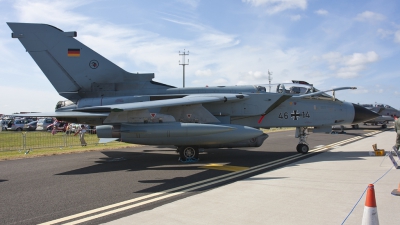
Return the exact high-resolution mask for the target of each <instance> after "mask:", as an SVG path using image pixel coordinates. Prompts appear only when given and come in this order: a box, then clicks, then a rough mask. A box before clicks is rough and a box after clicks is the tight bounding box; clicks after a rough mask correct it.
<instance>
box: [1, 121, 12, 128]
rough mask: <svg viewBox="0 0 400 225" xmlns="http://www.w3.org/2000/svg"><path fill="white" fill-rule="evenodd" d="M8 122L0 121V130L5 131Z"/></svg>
mask: <svg viewBox="0 0 400 225" xmlns="http://www.w3.org/2000/svg"><path fill="white" fill-rule="evenodd" d="M9 121H10V120H0V126H1V130H7V129H6V126H7V124H8V122H9Z"/></svg>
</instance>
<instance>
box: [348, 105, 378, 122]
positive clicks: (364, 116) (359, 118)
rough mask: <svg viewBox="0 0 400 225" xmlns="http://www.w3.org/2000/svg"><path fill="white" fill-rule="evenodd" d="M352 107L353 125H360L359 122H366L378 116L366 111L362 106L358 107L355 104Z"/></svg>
mask: <svg viewBox="0 0 400 225" xmlns="http://www.w3.org/2000/svg"><path fill="white" fill-rule="evenodd" d="M353 106H354V120H353V124H356V123H361V122H364V121H368V120H371V119H374V118H376V117H378V116H379V114H378V113H375V112H373V111H371V110H369V109H366V108H364V107H362V106H359V105H356V104H353Z"/></svg>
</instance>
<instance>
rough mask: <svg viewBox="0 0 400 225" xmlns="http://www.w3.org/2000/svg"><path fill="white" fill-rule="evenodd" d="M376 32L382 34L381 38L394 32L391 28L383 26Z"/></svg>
mask: <svg viewBox="0 0 400 225" xmlns="http://www.w3.org/2000/svg"><path fill="white" fill-rule="evenodd" d="M376 32H377V33H378V36H380V37H381V38H386V37H388V36H390V35H392V34H393V33H394V32H393V31H391V30H384V29H382V28H379V29H378V30H377V31H376Z"/></svg>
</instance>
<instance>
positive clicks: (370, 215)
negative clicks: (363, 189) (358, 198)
mask: <svg viewBox="0 0 400 225" xmlns="http://www.w3.org/2000/svg"><path fill="white" fill-rule="evenodd" d="M362 225H379V220H378V210H377V208H376V200H375V189H374V185H373V184H369V185H368V189H367V197H366V199H365V206H364V214H363V219H362Z"/></svg>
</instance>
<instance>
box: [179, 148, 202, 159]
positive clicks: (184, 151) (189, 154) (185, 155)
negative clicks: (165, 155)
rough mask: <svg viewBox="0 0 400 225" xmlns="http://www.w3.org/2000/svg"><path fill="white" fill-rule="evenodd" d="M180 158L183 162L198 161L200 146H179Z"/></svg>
mask: <svg viewBox="0 0 400 225" xmlns="http://www.w3.org/2000/svg"><path fill="white" fill-rule="evenodd" d="M178 152H179V160H180V161H181V162H197V161H199V148H198V147H192V146H180V147H178Z"/></svg>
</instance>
